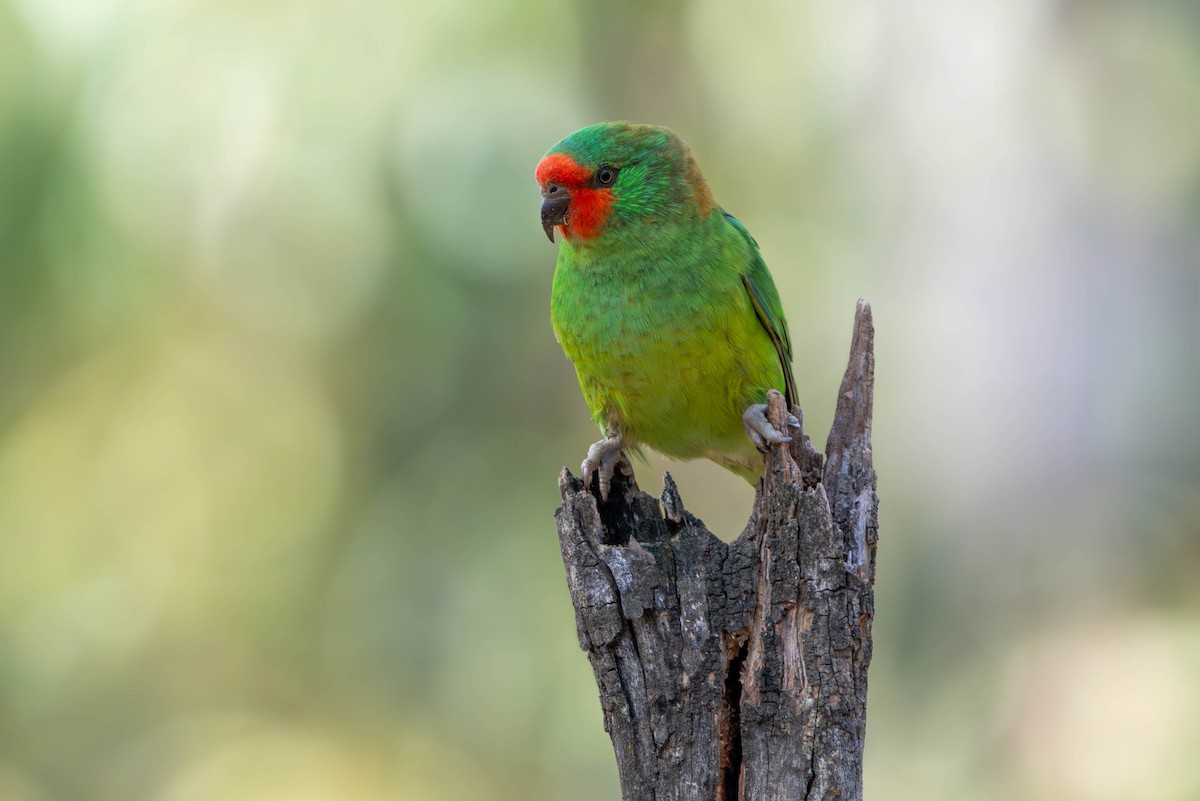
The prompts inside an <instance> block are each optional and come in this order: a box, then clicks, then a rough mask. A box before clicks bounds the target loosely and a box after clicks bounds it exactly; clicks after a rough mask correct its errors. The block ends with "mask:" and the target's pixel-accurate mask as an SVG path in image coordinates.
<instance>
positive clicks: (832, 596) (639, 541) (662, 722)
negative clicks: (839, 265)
mask: <svg viewBox="0 0 1200 801" xmlns="http://www.w3.org/2000/svg"><path fill="white" fill-rule="evenodd" d="M873 336H874V329H873V326H872V321H871V308H870V306H869V305H868V304H867V303H866V301H859V303H858V309H857V312H856V314H855V322H854V336H853V341H852V343H851V348H850V361H849V365H848V366H847V368H846V374H845V377H844V378H843V379H842V385H841V390H840V393H839V395H838V401H837V412H836V414H835V417H834V422H833V427H832V430H831V431H830V433H829V439H828V441H827V443H826V449H825V454H824V457H823V456H822V454H820V453H819V452H817V451H816V450H815V448H814V447H813V445H812V442H811V440H810V439H809V437H808V436H807V435H804V434H802V433H801V434H797V435H794V437H793V441H792V442H791V443H790V444H789V445H786V446H776V447H773V448H772V449H771V451H770V453H769V454H768V455H767V465H766V471H765V474H764V476H763V478H762V480H761V481H760V482H759V485H758V491H757V495H756V496H755V501H754V507H753V511H752V512H751V515H750V520H749V522H748V523H747V524H746V529H745V531H744V532H743V533H742V535H741V536H740V537H738V539H737V540H735V541H734V542H732V543H725V542H722V541H721V540H720V539H718V538H717V537H716V536H714V535H713V534H712V533H710V532H709V531H708V530H707V529H706V528H705V527H704V524H703V523H701V522H700V521H699V520H698V519H696V518H695V517H694V516H693V515H691V514H689V513H688V512H687V511H686V510H685V509H684V506H683V502H682V500H681V499H680V495H679V490H678V488H677V487H676V486H675V482H674V481H673V480H672V479H671V477H670V475H669V474H668V475H667V476H666V477H665V479H664V484H665V487H664V491H663V496H662V502H661V506H660V504H659V501H658V500H656V499H654V498H652V497H651V496H649V495H647V494H646V493H644V492H641V491H640V490H638V488H637V485H636V484H635V483H634V482H633V481H632V479H627V478H624V477H622V476H620V475H618V476H617V477H615V478H614V483H613V487H612V492H611V494H610V496H609V500H608V501H607V502H604V503H601V502H599V500H598V497H599V496H598V494H596V493H594V492H592V491H589V490H587V489H585V488H584V486H583V483H582V482H581V481H580V480H579V479H577V478H575V477H574V476H572V475H571V474H570V472H568V471H567V470H565V469H564V470H563V473H562V475H561V477H560V479H559V488H560V490H561V492H562V498H563V504H562V506H561V507H560V508H559V509H558V511H557V512H556V517H557V519H558V534H559V543H560V545H561V547H562V556H563V563H564V565H565V566H566V570H567V585H568V588H569V589H570V592H571V600H572V602H573V603H574V606H575V622H576V628H577V631H578V635H579V644H580V645H581V646H582V648H583V649H584V651H586V652H587V655H588V659H589V660H590V661H591V663H592V668H593V670H594V672H595V675H596V683H597V685H598V687H599V690H600V704H601V707H602V709H603V712H604V728H605V730H606V731H607V732H608V733H609V735H610V736H611V738H612V742H613V749H614V751H615V753H616V758H617V770H618V774H619V776H620V781H621V790H622V795H623V797H624V799H625V801H684V800H685V799H686V801H802V800H804V801H807V800H808V799H814V800H815V799H838V800H839V801H853V800H855V799H861V798H862V753H863V742H864V737H865V733H866V701H867V667H868V666H869V664H870V661H871V621H872V618H873V616H874V591H873V585H874V581H875V545H876V541H877V523H878V516H877V515H878V504H879V502H878V498H877V496H876V494H875V471H874V469H873V467H872V465H871V406H872V395H873V389H874V371H875V357H874V350H873ZM769 401H770V402H769V411H768V414H769V416H770V418H771V421H772V423H773V424H774V425H775V426H776V427H777V428H779V429H780V430H784V413H785V402H784V400H783V396H782V395H780V394H779V393H777V392H772V393H771V397H770V399H769ZM792 413H793V414H795V415H796V416H797V417H798V418H799V419H800V420H801V421H803V416H802V413H801V411H800V409H799V408H798V407H796V408H793V410H792ZM618 472H619V471H618ZM593 484H594V482H593Z"/></svg>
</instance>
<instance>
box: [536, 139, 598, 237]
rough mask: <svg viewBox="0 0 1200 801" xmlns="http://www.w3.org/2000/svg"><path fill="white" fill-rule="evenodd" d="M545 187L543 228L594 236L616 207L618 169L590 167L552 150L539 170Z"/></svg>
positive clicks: (549, 232)
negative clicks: (614, 204) (614, 191)
mask: <svg viewBox="0 0 1200 801" xmlns="http://www.w3.org/2000/svg"><path fill="white" fill-rule="evenodd" d="M535 175H536V177H537V182H538V184H539V185H540V186H541V188H542V230H544V231H545V232H546V236H547V237H549V239H550V241H551V242H553V241H554V231H555V230H558V232H559V233H560V234H562V235H563V237H564V238H571V237H577V238H579V239H591V238H592V237H594V236H596V234H597V233H599V231H600V229H601V228H602V227H603V226H604V223H605V221H606V220H607V219H608V215H609V212H611V211H612V206H613V191H612V186H613V184H615V183H616V181H617V169H616V168H615V167H612V166H610V165H607V164H603V165H601V166H599V167H597V168H594V169H589V168H587V167H584V166H583V165H581V164H579V163H578V162H576V161H575V159H573V158H571V157H570V156H569V155H567V154H566V153H551V154H549V155H548V156H546V157H545V158H543V159H542V160H541V162H539V163H538V166H537V172H536V173H535Z"/></svg>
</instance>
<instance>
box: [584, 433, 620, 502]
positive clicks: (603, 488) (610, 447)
mask: <svg viewBox="0 0 1200 801" xmlns="http://www.w3.org/2000/svg"><path fill="white" fill-rule="evenodd" d="M622 444H623V440H622V438H621V435H620V433H610V434H609V435H608V436H607V437H605V438H604V439H602V440H600V441H599V442H597V443H595V444H593V445H592V447H590V448H588V453H587V458H586V459H584V460H583V465H581V468H582V470H583V486H584V489H590V488H591V486H592V473H593V472H595V471H599V475H600V500H602V501H607V500H608V492H609V490H610V489H611V488H612V478H613V471H614V470H615V469H616V468H617V466H618V465H620V466H621V473H622V474H623V475H631V474H632V472H633V465H631V464H629V461H628V460H627V459H626V458H625V454H623V453H621V445H622Z"/></svg>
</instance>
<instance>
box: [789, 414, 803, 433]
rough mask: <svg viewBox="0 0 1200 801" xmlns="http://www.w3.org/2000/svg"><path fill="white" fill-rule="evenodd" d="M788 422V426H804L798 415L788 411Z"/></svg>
mask: <svg viewBox="0 0 1200 801" xmlns="http://www.w3.org/2000/svg"><path fill="white" fill-rule="evenodd" d="M787 424H788V428H795V429H799V428H802V426H801V425H800V420H799V419H797V417H796V415H794V414H791V413H788V416H787Z"/></svg>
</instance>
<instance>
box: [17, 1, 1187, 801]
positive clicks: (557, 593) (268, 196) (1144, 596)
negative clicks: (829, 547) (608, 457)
mask: <svg viewBox="0 0 1200 801" xmlns="http://www.w3.org/2000/svg"><path fill="white" fill-rule="evenodd" d="M616 118H628V119H635V120H639V121H647V122H658V123H663V124H668V125H671V126H672V127H674V128H676V129H677V130H678V131H680V132H681V133H682V134H683V135H684V136H685V137H686V138H687V139H688V140H689V141H690V142H691V143H692V145H693V146H694V148H695V150H696V152H697V154H698V157H699V159H700V162H701V164H702V165H703V166H704V167H705V170H706V172H707V173H708V176H709V178H710V180H711V182H712V184H713V187H714V190H715V192H716V195H717V197H718V199H719V201H720V202H721V203H722V205H724V206H725V207H726V208H727V209H729V210H730V211H732V212H733V213H736V214H737V215H738V216H739V217H740V218H741V219H742V220H743V221H744V222H745V223H746V224H747V225H748V226H749V228H750V229H751V230H752V231H753V232H754V234H755V235H756V237H757V238H758V240H759V242H760V243H761V244H762V247H763V250H764V253H765V255H766V258H767V261H768V263H769V264H770V265H771V268H772V270H773V272H774V275H775V277H776V281H777V283H778V285H779V288H780V291H781V294H782V296H783V299H784V305H785V307H786V309H787V312H788V315H789V318H790V321H791V329H792V334H793V338H794V340H795V341H796V343H797V349H798V353H797V355H796V375H797V378H798V382H799V384H800V388H801V390H800V394H801V399H802V402H803V404H804V407H805V410H806V412H807V422H808V427H809V430H810V432H812V433H813V435H814V438H815V439H816V440H817V441H818V443H821V442H823V441H824V433H825V432H826V431H827V430H828V426H829V422H830V419H831V417H832V410H833V404H834V399H835V393H836V387H837V382H838V380H839V378H840V375H841V371H842V370H843V369H844V366H845V357H846V352H847V349H848V345H849V335H850V323H851V317H852V314H853V309H854V302H855V300H856V299H857V298H858V297H859V296H865V297H867V298H869V299H870V300H871V301H872V303H873V305H874V308H875V313H876V325H877V331H878V346H877V347H878V350H877V354H878V385H877V393H878V394H877V405H876V421H875V427H874V444H875V455H876V459H877V462H876V464H877V468H878V470H879V475H880V479H879V490H880V495H881V497H882V503H883V507H882V517H881V520H882V531H881V534H882V536H881V542H880V550H879V571H878V573H879V581H878V616H877V620H876V626H875V663H874V667H873V670H872V672H871V702H870V715H869V720H870V726H869V729H870V734H869V743H868V752H867V795H868V797H869V798H875V799H884V798H886V799H899V800H900V801H904V800H905V799H914V800H915V799H921V800H922V801H929V800H930V799H960V800H963V799H965V800H966V801H971V800H972V799H980V800H983V801H993V800H995V801H998V800H999V799H1030V800H1031V801H1039V800H1040V799H1047V800H1049V799H1054V800H1055V801H1074V800H1075V799H1079V800H1081V801H1082V800H1086V801H1109V800H1111V801H1139V800H1140V799H1147V800H1150V799H1153V800H1163V801H1170V800H1173V799H1178V800H1179V801H1187V800H1189V799H1197V798H1200V761H1197V760H1196V758H1195V754H1196V753H1197V751H1198V749H1200V398H1198V393H1200V224H1198V223H1200V5H1197V4H1196V3H1195V2H1194V1H1193V0H1180V1H1179V2H1169V0H1162V2H1155V3H1132V2H1116V1H1115V0H1093V1H1092V2H1079V0H1063V1H1062V2H1048V1H1045V0H981V2H975V3H953V2H949V1H948V0H925V2H922V3H919V4H886V3H873V2H866V0H849V2H845V1H844V0H843V1H838V2H835V0H806V2H802V3H792V2H785V1H784V0H754V1H753V2H742V3H729V2H721V1H719V0H703V1H702V2H695V3H689V2H682V0H672V1H671V2H664V3H654V4H650V3H636V2H633V0H619V1H618V2H609V3H599V2H566V3H562V2H559V3H550V2H534V1H532V0H526V1H523V2H515V3H510V4H501V3H483V2H469V1H468V0H450V1H449V2H445V3H416V2H413V1H412V0H401V2H384V1H383V0H342V1H341V2H327V1H325V0H288V1H287V2H283V0H252V1H251V2H230V1H226V2H200V1H199V0H197V1H196V2H187V1H186V0H87V1H86V2H84V1H83V0H0V799H3V801H58V800H59V799H62V800H64V801H66V800H68V799H69V800H72V801H73V800H74V799H80V800H84V799H87V800H92V799H95V800H96V801H130V800H140V799H147V801H201V800H202V799H205V800H207V799H226V800H232V801H293V800H295V801H318V800H323V799H345V801H383V800H387V801H409V800H410V799H412V800H414V801H416V800H421V799H456V800H457V799H468V800H469V799H499V800H501V801H504V800H506V799H556V800H557V799H566V798H570V799H575V800H576V801H592V800H593V799H595V800H596V801H599V800H600V799H612V798H616V797H617V789H616V788H617V785H616V776H615V769H614V765H613V760H612V756H611V753H610V746H609V744H608V740H607V737H606V735H605V734H604V732H603V730H602V728H601V715H600V710H599V706H598V703H597V700H596V690H595V687H594V685H593V682H592V676H591V670H590V668H589V666H588V664H587V661H586V659H585V657H584V655H583V654H582V653H581V652H580V651H579V650H578V647H577V645H576V642H575V631H574V624H573V616H572V612H571V608H570V604H569V600H568V597H567V593H566V590H565V585H564V581H563V576H562V565H561V562H560V558H559V554H558V548H557V542H556V537H555V532H554V522H553V518H552V516H551V513H552V511H553V510H554V508H555V506H556V505H557V501H558V495H557V489H556V478H557V474H558V471H559V469H560V467H561V466H562V465H563V464H569V465H572V466H575V465H578V463H579V461H580V459H581V458H582V456H583V453H584V451H585V448H586V446H587V445H588V444H589V443H591V442H592V441H593V439H594V438H595V431H594V430H593V428H592V426H591V424H590V422H589V420H588V415H587V412H586V410H585V407H584V404H583V402H582V399H581V398H580V396H579V392H578V389H577V387H576V384H575V377H574V374H573V371H572V370H571V368H570V365H569V364H568V363H567V361H566V360H565V358H564V357H563V356H562V354H561V351H560V350H559V348H558V345H557V344H556V343H555V342H554V339H553V336H552V334H551V331H550V323H549V312H548V299H549V287H550V277H551V272H552V269H553V263H554V257H555V252H554V248H553V247H552V246H550V245H549V244H548V243H547V242H546V240H545V237H544V236H543V234H542V231H541V230H540V226H539V221H538V216H537V214H538V205H539V198H538V194H537V188H536V186H535V183H534V181H533V168H534V165H535V164H536V163H537V161H538V159H539V158H540V156H541V154H542V153H543V152H544V151H545V150H546V149H548V148H549V147H550V146H551V145H552V144H554V143H555V142H556V141H557V140H558V139H559V138H561V137H562V136H564V135H565V134H567V133H569V132H570V131H572V130H574V129H575V128H578V127H580V126H582V125H585V124H589V123H592V122H595V121H598V120H603V119H616ZM667 467H670V469H672V470H673V471H674V474H675V475H676V477H677V478H678V479H679V482H680V486H681V489H682V493H683V497H684V500H685V501H687V502H688V503H689V506H690V507H691V508H693V509H694V511H696V512H697V513H698V514H699V515H700V516H701V517H702V518H704V519H705V520H706V521H707V522H708V523H709V524H710V526H711V527H713V528H714V529H715V530H717V531H718V532H719V533H721V534H722V535H723V536H726V537H729V538H732V537H733V536H735V535H736V534H737V533H738V531H739V530H740V528H741V525H742V523H743V522H744V520H745V516H746V514H747V512H748V509H749V504H750V500H751V492H750V490H749V488H748V487H747V486H745V485H744V483H743V482H741V481H740V480H739V479H737V478H736V477H734V476H732V475H730V474H726V473H724V472H722V471H721V470H719V469H718V468H716V467H713V466H711V465H708V464H689V465H681V466H680V465H676V466H669V465H667V464H666V463H665V462H661V461H654V462H652V463H651V465H649V466H648V467H645V466H644V467H642V468H640V471H639V475H640V479H641V483H642V485H643V486H644V487H646V488H648V489H650V490H652V491H657V490H658V488H659V487H661V478H660V476H661V471H662V470H663V469H665V468H667Z"/></svg>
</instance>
